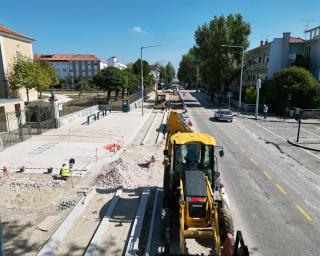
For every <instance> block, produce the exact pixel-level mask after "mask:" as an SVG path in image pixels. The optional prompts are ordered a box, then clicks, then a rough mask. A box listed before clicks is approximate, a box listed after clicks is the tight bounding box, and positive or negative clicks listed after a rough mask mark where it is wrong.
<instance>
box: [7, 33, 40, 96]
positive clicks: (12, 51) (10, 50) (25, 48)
mask: <svg viewBox="0 0 320 256" xmlns="http://www.w3.org/2000/svg"><path fill="white" fill-rule="evenodd" d="M2 43H3V49H4V53H2V56H3V57H4V58H3V63H4V72H5V74H8V72H9V70H10V68H11V66H12V64H13V62H14V60H15V59H16V58H17V52H19V53H20V54H21V55H22V56H25V57H28V58H31V59H32V58H33V53H32V44H31V43H28V42H24V41H20V40H16V39H12V38H9V37H5V36H2ZM18 94H19V97H20V98H22V99H23V100H24V101H26V100H27V96H26V94H25V90H19V92H18ZM37 98H38V94H37V91H36V90H31V91H30V93H29V99H30V101H32V100H36V99H37Z"/></svg>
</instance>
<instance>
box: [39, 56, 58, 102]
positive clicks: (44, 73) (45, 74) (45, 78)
mask: <svg viewBox="0 0 320 256" xmlns="http://www.w3.org/2000/svg"><path fill="white" fill-rule="evenodd" d="M34 64H35V70H36V72H37V83H36V89H37V91H38V92H39V93H40V99H41V97H42V92H43V91H45V90H48V89H49V87H50V86H55V85H58V84H59V82H60V80H59V76H58V74H57V71H56V70H55V69H54V68H53V67H52V66H51V65H50V64H49V62H48V61H46V60H35V61H34Z"/></svg>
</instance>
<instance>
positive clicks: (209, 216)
mask: <svg viewBox="0 0 320 256" xmlns="http://www.w3.org/2000/svg"><path fill="white" fill-rule="evenodd" d="M217 150H218V151H219V154H220V156H221V157H222V156H223V155H224V152H223V148H222V147H219V146H217V145H216V140H215V138H214V137H212V136H210V135H208V134H204V133H198V132H194V131H193V130H192V128H191V127H190V126H189V125H188V124H187V123H186V121H185V118H184V117H183V115H182V114H179V113H177V112H175V111H170V113H169V116H168V121H167V140H166V147H165V150H164V166H165V172H164V184H163V188H164V201H163V205H164V207H163V211H162V220H163V226H164V230H163V231H164V240H165V244H166V246H165V248H166V252H167V254H170V242H172V241H173V240H174V238H173V237H171V236H172V234H173V233H174V232H172V228H173V227H174V226H175V220H179V224H178V225H177V223H176V226H178V229H179V249H180V253H181V254H185V253H186V246H185V239H186V238H195V239H201V238H209V239H211V241H212V249H213V250H214V253H215V254H214V255H217V256H220V255H225V256H233V255H249V254H238V253H239V251H242V252H247V247H246V246H245V245H244V243H243V240H242V239H241V241H240V242H242V245H243V246H242V247H240V248H241V250H240V249H238V245H235V246H234V243H233V241H231V240H232V239H233V237H232V236H233V233H234V231H233V221H232V217H231V214H230V211H229V208H228V205H227V203H226V200H225V194H224V188H223V185H222V184H221V182H220V172H219V170H218V163H217V157H216V155H215V151H217ZM176 222H177V221H176ZM239 235H241V234H239ZM237 239H238V240H239V237H237ZM238 242H239V241H238ZM235 247H236V248H235ZM235 253H236V254H235Z"/></svg>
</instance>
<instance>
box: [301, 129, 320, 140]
mask: <svg viewBox="0 0 320 256" xmlns="http://www.w3.org/2000/svg"><path fill="white" fill-rule="evenodd" d="M301 130H302V131H305V132H306V133H310V134H312V135H314V136H316V137H319V138H320V136H319V135H318V134H315V133H313V132H309V131H307V130H305V129H302V128H301Z"/></svg>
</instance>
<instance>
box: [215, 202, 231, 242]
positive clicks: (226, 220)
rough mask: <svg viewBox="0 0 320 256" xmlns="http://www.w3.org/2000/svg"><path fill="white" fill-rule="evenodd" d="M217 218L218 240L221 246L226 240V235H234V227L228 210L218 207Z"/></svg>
mask: <svg viewBox="0 0 320 256" xmlns="http://www.w3.org/2000/svg"><path fill="white" fill-rule="evenodd" d="M218 218H219V231H220V232H219V233H220V239H221V243H222V244H223V243H224V241H225V240H226V238H227V235H228V233H230V234H231V235H234V226H233V220H232V215H231V213H230V210H229V209H227V208H226V207H220V208H219V210H218Z"/></svg>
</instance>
